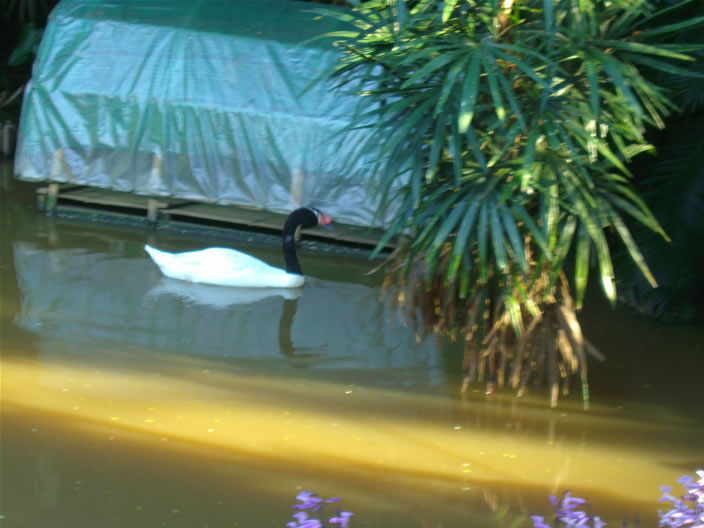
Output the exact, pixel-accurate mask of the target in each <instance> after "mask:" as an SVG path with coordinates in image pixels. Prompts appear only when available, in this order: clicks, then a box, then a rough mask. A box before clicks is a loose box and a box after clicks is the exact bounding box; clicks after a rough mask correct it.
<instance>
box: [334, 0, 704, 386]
mask: <svg viewBox="0 0 704 528" xmlns="http://www.w3.org/2000/svg"><path fill="white" fill-rule="evenodd" d="M686 3H688V1H687V0H685V2H683V3H682V4H686ZM682 4H680V5H682ZM677 7H678V6H673V7H667V8H665V9H660V10H658V9H657V8H656V6H654V5H653V4H651V3H649V2H648V1H646V0H502V1H501V2H499V1H498V0H415V1H411V0H371V1H369V2H366V3H363V4H360V5H359V6H358V7H357V8H356V9H355V10H354V12H353V13H342V14H340V13H337V14H335V15H334V16H339V17H341V18H343V19H344V20H346V21H347V22H348V23H349V25H350V30H349V31H347V32H344V33H340V34H338V35H337V36H338V37H339V40H338V42H337V44H338V45H339V46H340V47H341V48H342V49H343V50H344V57H343V59H342V60H341V62H340V64H339V65H338V67H337V68H336V70H335V71H334V72H333V73H332V76H333V78H334V79H336V80H337V82H338V87H339V88H342V89H344V88H347V89H349V90H352V91H354V92H356V93H358V94H359V95H360V97H361V98H362V101H363V108H364V111H363V112H360V115H359V116H358V118H357V122H356V123H355V125H354V126H355V128H363V129H366V130H367V134H366V136H365V138H366V139H365V143H364V144H363V145H362V148H360V149H358V150H357V152H359V153H360V154H359V155H363V154H364V153H366V152H372V151H375V152H379V155H378V158H377V161H376V163H375V164H374V166H373V167H372V168H371V170H370V174H371V178H372V179H373V181H374V183H375V189H376V193H377V198H379V199H380V201H381V203H382V205H389V204H391V205H392V206H393V207H394V208H395V209H396V210H397V211H398V213H397V215H396V217H395V221H394V222H392V223H391V225H389V226H388V229H387V232H386V236H385V237H384V239H383V240H382V241H381V244H380V246H379V247H382V245H383V244H384V243H386V242H387V241H388V240H390V239H391V238H393V237H399V236H400V237H403V239H404V240H405V241H406V242H405V243H404V244H403V245H402V247H401V249H400V250H399V251H398V252H397V253H396V254H395V255H394V258H395V261H394V265H393V267H392V268H391V270H392V271H391V275H392V276H393V280H394V281H395V283H396V284H401V285H404V286H405V287H406V288H411V289H413V293H409V292H408V291H406V293H405V294H404V299H405V300H406V302H408V300H409V299H411V298H412V299H414V302H411V303H410V304H409V306H411V307H412V310H411V311H412V312H413V313H414V314H415V313H418V311H420V313H421V314H424V316H423V321H422V323H423V327H424V329H426V330H433V331H436V332H448V333H453V332H454V331H456V330H457V329H459V330H462V331H464V332H465V335H468V336H471V337H472V339H473V341H472V343H480V345H478V346H479V349H481V350H480V352H478V353H480V354H483V357H488V356H489V355H490V354H489V355H488V354H487V353H486V348H487V347H490V346H491V343H490V342H489V341H487V336H490V335H492V336H495V335H496V334H497V332H494V334H492V329H496V328H498V326H497V325H499V326H500V325H501V324H510V325H511V326H512V327H513V329H514V334H515V336H517V337H518V339H519V341H520V339H528V338H529V337H530V336H529V335H527V329H528V328H537V326H536V324H533V322H534V321H543V323H545V320H546V318H545V317H543V316H544V315H545V313H546V309H547V308H546V307H548V306H549V305H551V304H555V303H557V304H559V305H560V306H563V307H564V306H568V305H569V304H570V302H571V295H572V294H571V292H570V288H569V287H565V285H566V284H567V282H566V281H564V284H563V285H562V286H561V287H559V286H560V284H561V280H562V279H561V277H562V275H563V270H564V269H566V268H565V266H566V263H567V262H568V260H572V259H573V261H572V262H573V265H570V267H571V269H572V270H573V271H572V272H571V274H572V277H573V289H574V297H575V301H576V302H575V306H574V308H575V309H579V307H580V306H581V304H582V301H583V298H584V293H585V290H586V287H587V280H588V277H589V271H590V268H591V263H592V262H593V263H595V264H596V266H597V268H598V276H599V279H600V282H601V285H602V289H603V291H604V293H605V294H606V296H607V297H608V298H609V299H610V300H611V301H612V302H614V301H615V300H616V283H615V278H614V271H613V265H612V260H611V252H612V249H611V248H612V247H613V245H614V244H615V243H620V244H622V245H623V247H625V248H626V249H627V251H628V253H629V254H630V256H631V258H632V260H633V261H634V262H635V263H636V265H637V266H638V268H639V269H640V271H641V273H642V274H643V276H644V277H645V278H646V279H647V280H648V282H649V283H650V284H651V285H652V286H656V283H655V279H654V278H653V276H652V274H651V272H650V270H649V269H648V266H647V264H646V262H645V259H644V258H643V256H642V254H641V251H640V250H639V248H638V246H637V245H636V243H635V242H634V240H633V238H632V236H631V232H630V230H629V227H628V226H629V225H630V224H631V223H632V222H635V223H636V224H638V225H642V226H644V227H646V228H647V229H649V230H651V231H653V232H656V233H659V234H660V235H661V236H662V237H665V238H666V235H665V233H664V231H663V230H662V229H661V228H660V226H659V225H658V222H657V221H656V220H655V218H654V217H653V215H652V214H651V212H650V211H649V209H648V207H647V206H646V204H645V203H644V202H643V200H642V199H641V198H640V197H639V196H638V194H637V193H636V192H635V191H634V188H633V186H632V183H631V181H630V180H631V174H630V172H629V170H628V163H629V161H630V160H631V159H632V158H634V157H635V156H637V155H639V154H642V153H644V152H652V151H653V148H652V146H651V145H650V144H648V142H647V140H646V136H645V131H646V129H647V127H649V126H653V127H663V126H664V118H665V117H666V116H667V115H668V114H670V113H671V112H672V111H673V110H675V105H674V104H673V102H672V101H671V100H670V99H669V98H668V93H667V91H666V90H665V89H664V88H663V86H661V85H660V84H658V83H657V82H655V81H654V80H653V79H654V78H656V77H654V76H648V75H646V73H645V72H647V71H657V72H661V73H663V74H667V75H677V76H686V77H689V78H695V77H702V74H701V73H697V72H696V71H695V70H693V69H690V66H691V65H692V63H693V61H694V58H693V56H692V55H691V53H692V52H696V51H697V50H699V49H702V47H703V46H695V45H692V44H689V43H685V44H678V43H670V42H669V41H668V39H667V37H668V36H670V35H672V34H676V33H677V32H679V31H683V30H685V29H691V28H692V27H696V26H702V27H704V17H695V18H689V19H686V20H680V21H674V22H673V21H672V20H673V19H672V16H671V14H672V12H673V10H676V9H677ZM664 15H668V16H667V17H664ZM663 21H665V22H663ZM560 288H561V289H560ZM560 291H561V292H562V293H560ZM421 298H422V299H423V301H422V302H421V303H419V302H418V299H421ZM419 308H420V310H418V309H419ZM567 312H570V310H569V309H568V310H567ZM559 313H562V312H560V309H558V310H557V312H555V316H554V318H553V319H552V323H551V324H553V323H554V325H557V326H553V330H554V332H553V334H554V335H558V334H559V332H557V331H556V328H557V327H558V326H559V322H560V321H563V323H564V324H563V326H562V327H561V328H563V330H564V332H565V335H564V336H563V341H565V342H566V341H571V342H572V345H573V346H571V347H569V348H570V349H572V350H573V351H575V350H577V349H580V350H581V347H582V344H580V343H581V341H580V342H578V341H579V340H578V339H577V337H575V336H576V333H575V332H576V331H572V330H570V328H573V327H574V325H573V324H571V322H568V321H567V320H568V319H570V320H571V316H559ZM563 315H564V314H563ZM575 322H576V319H575ZM577 327H578V325H577ZM570 332H571V333H570ZM579 334H580V335H579V339H581V332H579ZM567 335H568V336H571V337H569V339H567V337H565V336H567ZM506 339H508V338H506ZM559 339H560V338H559V336H558V341H559ZM567 344H569V343H567ZM519 348H520V346H519ZM558 348H559V347H558ZM564 349H565V350H567V349H568V347H567V345H565V346H564ZM482 350H483V351H482ZM577 355H578V356H579V354H577ZM579 361H581V362H582V363H583V360H579ZM567 363H569V364H573V363H574V361H572V360H571V359H569V354H568V353H567V352H565V353H564V354H563V356H562V362H561V363H560V365H561V366H560V365H558V367H559V368H563V370H564V365H565V364H567ZM555 365H557V363H556V364H555ZM556 368H557V367H556ZM583 368H585V367H583ZM584 372H586V371H584V370H583V374H584Z"/></svg>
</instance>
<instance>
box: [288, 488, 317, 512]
mask: <svg viewBox="0 0 704 528" xmlns="http://www.w3.org/2000/svg"><path fill="white" fill-rule="evenodd" d="M296 499H298V500H299V501H301V502H302V503H303V504H296V505H295V506H294V508H296V509H297V510H307V509H308V508H310V509H311V511H318V510H319V509H320V508H322V506H323V504H322V502H323V499H321V498H320V497H318V496H317V495H316V494H315V493H312V492H310V491H302V492H300V493H299V494H298V495H296Z"/></svg>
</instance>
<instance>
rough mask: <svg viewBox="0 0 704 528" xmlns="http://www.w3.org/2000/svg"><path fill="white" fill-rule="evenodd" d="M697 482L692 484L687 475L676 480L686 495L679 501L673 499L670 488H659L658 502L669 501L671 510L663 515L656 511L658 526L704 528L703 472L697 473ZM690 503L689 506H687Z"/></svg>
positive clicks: (690, 478)
mask: <svg viewBox="0 0 704 528" xmlns="http://www.w3.org/2000/svg"><path fill="white" fill-rule="evenodd" d="M697 475H698V476H699V480H698V481H697V482H693V480H694V479H693V478H692V477H690V476H689V475H685V476H684V477H682V478H680V479H678V480H677V482H679V483H680V484H682V485H683V486H684V488H685V490H686V493H685V494H684V495H682V497H680V498H679V499H678V498H676V497H673V496H672V495H671V494H670V492H671V491H672V488H671V487H670V486H661V487H660V489H661V490H662V497H661V498H660V502H664V501H670V502H671V503H672V505H673V507H672V509H671V510H670V511H668V512H665V513H663V512H662V511H658V515H659V516H660V526H670V527H671V528H680V527H686V528H704V470H702V469H700V470H699V471H697ZM688 503H691V506H690V505H689V504H688Z"/></svg>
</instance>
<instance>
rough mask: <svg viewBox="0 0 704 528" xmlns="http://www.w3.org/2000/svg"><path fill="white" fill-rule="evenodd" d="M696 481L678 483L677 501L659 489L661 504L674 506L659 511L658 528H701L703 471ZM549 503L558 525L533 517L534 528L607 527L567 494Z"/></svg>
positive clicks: (667, 489)
mask: <svg viewBox="0 0 704 528" xmlns="http://www.w3.org/2000/svg"><path fill="white" fill-rule="evenodd" d="M697 475H698V476H699V480H698V481H697V482H694V478H693V477H691V476H689V475H685V476H684V477H681V478H680V479H678V480H677V482H679V483H680V484H682V485H683V486H684V488H685V490H686V492H685V494H684V495H682V496H681V497H680V498H676V497H674V496H672V495H671V494H670V492H671V491H672V488H671V487H670V486H661V488H660V489H661V490H662V493H663V494H662V498H661V499H660V502H664V501H670V502H671V503H672V505H673V507H672V509H671V510H670V511H668V512H665V513H663V512H662V511H661V510H658V516H659V517H660V526H661V527H662V526H669V527H670V528H704V470H702V469H700V470H698V471H697ZM550 502H551V503H552V505H553V508H555V516H556V518H557V521H556V522H555V525H554V527H553V526H550V525H549V524H547V523H546V522H545V518H544V517H541V516H540V515H534V516H532V517H531V519H533V527H534V528H558V522H559V523H562V524H561V525H559V526H560V527H563V528H565V527H582V526H583V527H589V526H590V524H589V522H590V521H591V526H592V527H593V528H603V527H604V526H605V525H606V523H605V522H604V521H602V520H601V519H600V518H599V517H598V516H596V515H594V516H592V515H588V514H587V513H585V512H583V511H580V510H577V509H576V508H577V506H579V505H581V504H585V503H586V501H585V500H584V499H580V498H579V497H572V496H571V495H570V492H569V491H566V492H565V493H564V494H563V495H562V497H561V498H560V499H559V500H558V499H557V498H556V497H554V496H550Z"/></svg>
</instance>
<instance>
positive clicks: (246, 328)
mask: <svg viewBox="0 0 704 528" xmlns="http://www.w3.org/2000/svg"><path fill="white" fill-rule="evenodd" d="M0 168H1V169H2V172H1V173H0V184H1V185H2V188H1V190H0V251H1V257H2V259H1V261H0V325H1V326H0V345H1V347H2V363H1V371H0V372H1V374H0V382H1V385H0V397H1V404H2V409H1V410H2V429H1V431H0V434H1V441H2V451H1V455H2V465H1V466H0V479H1V481H0V485H1V487H0V515H1V516H2V517H1V519H0V526H1V527H3V528H20V527H27V528H53V527H67V528H68V527H71V528H74V527H75V528H78V527H86V528H88V527H91V528H94V527H125V528H127V527H130V528H131V527H134V528H138V527H145V528H147V527H150V528H151V527H160V526H168V527H183V528H186V527H189V528H190V527H198V528H205V527H208V528H215V527H232V526H240V527H283V526H285V524H286V523H287V522H289V521H290V520H291V514H292V513H293V510H292V507H291V506H292V504H293V503H294V502H295V495H296V494H297V493H299V492H300V491H301V490H313V491H315V492H317V493H318V494H320V495H321V496H323V497H325V498H327V497H342V501H341V502H340V503H338V505H339V506H341V507H342V508H344V509H347V510H351V511H353V512H354V513H355V515H354V517H353V518H352V522H351V526H352V527H380V528H381V527H384V528H387V527H399V528H400V527H403V528H412V527H418V528H426V527H427V528H459V527H469V526H473V527H487V528H489V527H506V528H508V527H519V526H525V527H528V526H531V523H530V518H529V516H530V515H532V514H548V513H549V510H550V507H549V503H548V500H547V496H548V495H549V494H551V493H553V494H559V493H561V492H562V491H564V490H566V489H571V490H572V492H573V494H575V495H578V496H584V497H588V498H589V499H590V500H591V502H592V508H593V511H594V512H596V513H598V514H600V515H601V516H602V517H605V518H606V519H607V520H608V521H609V524H610V525H611V526H618V525H620V522H621V520H622V517H623V516H624V514H625V515H628V516H630V517H631V518H632V517H633V516H634V515H637V516H638V517H639V518H640V519H641V521H640V522H641V526H656V525H657V515H656V510H657V508H658V503H657V500H658V498H659V496H660V491H659V486H660V485H662V484H675V481H676V479H677V478H678V477H679V476H681V475H683V474H694V471H695V470H696V469H698V468H702V467H704V403H703V402H704V383H702V372H703V371H704V369H703V367H704V354H703V353H704V328H702V326H701V325H695V324H692V325H660V324H658V323H655V322H653V321H650V320H647V319H645V318H642V317H639V316H637V315H635V314H633V313H631V312H629V311H628V310H625V309H623V308H618V309H616V310H612V309H611V308H610V307H609V306H608V304H606V303H605V302H603V301H602V300H601V298H600V294H599V292H598V291H596V292H594V293H593V294H592V295H591V296H590V298H588V299H587V308H586V309H585V312H584V313H583V314H582V315H581V321H582V324H583V328H584V331H585V334H586V335H587V337H589V338H590V340H591V341H592V342H593V343H594V344H595V345H596V346H597V347H599V349H600V350H601V351H602V352H603V353H604V354H605V355H606V356H607V361H606V362H605V363H603V364H602V363H597V362H591V363H590V365H589V367H590V374H589V376H590V389H591V404H592V405H591V410H590V411H588V412H585V411H583V410H582V402H581V399H580V395H579V394H578V392H577V393H574V394H572V395H570V396H567V397H561V399H560V404H559V407H558V408H557V409H550V408H549V401H548V397H547V394H546V393H545V391H544V390H542V389H534V390H533V391H532V392H531V393H530V394H528V395H527V396H526V397H524V398H522V399H520V400H517V399H515V398H514V397H513V396H512V394H511V392H510V391H508V390H505V391H500V392H499V394H497V395H496V396H494V397H492V398H489V399H487V398H486V397H485V396H484V393H483V391H482V387H480V386H476V387H473V389H472V390H471V391H470V392H468V393H467V394H460V386H461V381H462V380H461V374H460V368H461V362H462V350H461V348H460V347H459V346H458V345H453V344H438V343H435V342H433V341H432V340H427V341H423V342H418V341H417V340H416V337H415V335H414V334H413V331H412V329H410V328H408V327H406V326H404V325H403V323H402V321H401V320H400V319H399V317H398V315H397V314H396V313H395V312H394V311H393V310H392V309H391V308H390V307H389V306H388V305H387V304H386V303H385V302H384V301H383V299H381V296H380V293H381V292H380V282H381V277H379V276H377V275H367V272H368V271H369V270H370V269H371V268H372V267H373V263H370V262H369V261H368V260H367V259H366V257H365V255H363V254H357V253H355V252H349V251H330V250H325V248H324V247H323V246H319V247H311V246H304V247H303V248H302V249H301V251H300V252H299V253H300V254H299V256H300V260H301V265H302V268H303V270H304V272H305V273H306V275H307V277H308V279H307V282H306V286H305V288H304V289H303V290H302V291H299V292H280V291H279V292H265V293H266V295H267V296H265V295H257V292H252V291H237V290H236V289H228V288H217V287H211V286H202V285H195V284H187V283H181V282H178V281H170V280H166V279H164V278H163V277H162V276H161V274H160V272H159V270H158V269H157V268H156V267H155V266H154V264H153V263H152V262H151V261H150V260H149V258H148V256H147V255H146V253H144V251H143V249H142V248H143V245H144V244H145V243H150V244H153V245H156V246H157V247H160V248H164V249H167V250H186V249H197V248H201V247H204V246H212V245H230V246H231V247H234V248H236V249H241V250H245V251H247V252H248V253H251V254H253V255H255V256H257V257H260V258H262V259H264V260H266V261H268V262H270V263H272V264H275V265H281V264H282V261H283V258H282V256H281V254H280V250H279V244H278V242H277V241H276V239H275V238H274V239H273V240H274V241H273V242H272V243H269V239H268V238H267V237H260V236H255V235H249V234H244V235H241V236H239V237H236V238H231V239H225V240H223V239H216V238H212V237H210V236H209V235H207V234H196V233H178V232H176V231H171V230H153V229H150V228H147V227H130V226H116V225H113V224H107V223H101V222H88V221H85V220H84V221H80V220H77V219H70V218H62V217H51V218H50V217H46V216H44V215H43V214H41V213H40V212H38V211H37V210H36V207H35V205H34V204H35V196H34V189H35V187H32V186H28V185H26V184H22V183H20V182H16V181H14V180H12V179H11V177H10V174H9V173H10V164H9V162H3V163H2V166H0ZM335 506H336V505H330V506H329V508H330V509H329V511H328V514H329V515H332V514H333V513H334V507H335ZM329 515H328V516H329Z"/></svg>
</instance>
